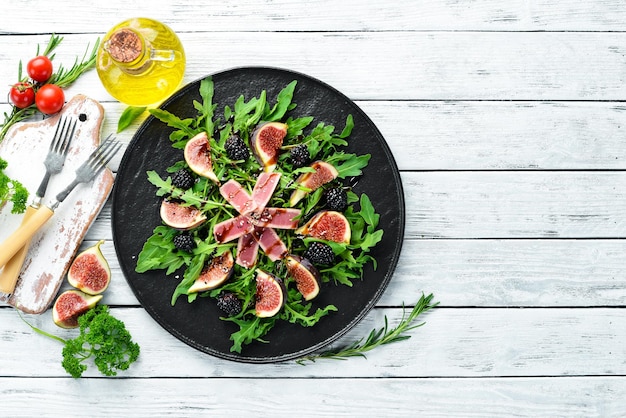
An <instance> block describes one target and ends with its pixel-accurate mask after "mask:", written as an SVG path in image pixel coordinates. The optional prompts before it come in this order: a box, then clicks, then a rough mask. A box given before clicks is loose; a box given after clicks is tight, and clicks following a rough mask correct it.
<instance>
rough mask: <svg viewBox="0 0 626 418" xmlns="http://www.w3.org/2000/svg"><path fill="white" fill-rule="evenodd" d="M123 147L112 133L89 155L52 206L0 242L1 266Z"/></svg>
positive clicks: (42, 209) (45, 207)
mask: <svg viewBox="0 0 626 418" xmlns="http://www.w3.org/2000/svg"><path fill="white" fill-rule="evenodd" d="M121 147H122V144H121V143H120V142H119V141H116V140H114V139H111V135H109V136H108V137H107V138H106V139H105V140H104V142H103V143H102V144H100V146H99V147H98V148H96V149H95V150H94V151H93V152H92V153H91V154H90V155H89V157H88V158H87V161H85V162H84V163H83V164H82V165H81V166H80V167H78V169H77V170H76V178H75V179H74V180H73V181H72V182H71V183H70V184H69V185H68V186H67V187H66V188H65V189H63V190H62V191H61V192H60V193H59V194H57V195H56V201H55V202H54V203H53V204H52V205H50V206H46V205H42V206H40V207H39V209H37V211H36V212H35V213H34V214H33V215H32V216H31V218H30V219H28V221H26V222H25V223H23V224H22V225H21V226H20V227H19V228H18V229H17V230H16V231H15V232H13V233H12V234H11V235H10V236H9V237H8V238H7V239H6V240H5V241H4V242H3V243H2V244H0V267H2V266H4V265H5V264H6V263H7V261H9V260H10V259H11V258H12V257H13V255H15V253H17V252H18V251H19V249H20V248H21V247H23V246H24V244H25V243H27V242H28V241H29V240H30V239H31V238H32V236H33V235H35V233H36V232H37V231H38V230H39V228H41V227H42V226H43V225H44V224H45V223H46V221H47V220H48V219H50V218H51V217H52V215H53V214H54V211H55V210H56V208H57V207H58V206H59V204H60V203H61V202H63V201H64V200H65V198H66V197H67V196H68V195H69V194H70V193H71V192H72V190H74V188H75V187H76V186H77V185H79V184H80V183H88V182H90V181H91V180H93V179H94V178H96V176H97V175H98V174H100V173H101V172H102V170H104V169H105V168H106V165H107V164H108V163H109V162H110V161H111V159H112V158H113V157H114V156H115V154H116V153H117V152H118V151H119V150H120V148H121Z"/></svg>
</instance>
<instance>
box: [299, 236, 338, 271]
mask: <svg viewBox="0 0 626 418" xmlns="http://www.w3.org/2000/svg"><path fill="white" fill-rule="evenodd" d="M304 258H306V259H308V260H309V261H310V262H311V263H313V264H321V265H325V266H328V265H331V264H334V263H335V253H334V252H333V249H332V248H331V247H330V245H328V244H324V243H323V242H318V241H314V242H312V243H311V245H310V246H309V248H307V250H306V251H305V252H304Z"/></svg>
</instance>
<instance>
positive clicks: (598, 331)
mask: <svg viewBox="0 0 626 418" xmlns="http://www.w3.org/2000/svg"><path fill="white" fill-rule="evenodd" d="M435 300H439V301H441V299H440V298H439V297H438V295H435ZM443 302H444V303H445V301H443ZM207 303H208V302H207ZM112 312H113V314H114V315H115V316H116V317H118V318H120V319H121V320H123V321H124V322H125V323H126V326H127V328H128V329H129V330H130V332H131V334H132V335H133V338H134V339H135V341H136V342H137V343H138V344H139V345H140V346H141V348H142V353H141V356H140V359H139V360H138V361H137V362H136V363H135V364H133V366H132V367H131V368H130V369H129V370H128V371H125V372H123V373H120V377H140V376H141V377H157V376H158V377H175V376H177V377H259V376H265V377H280V378H287V377H298V378H311V377H314V378H317V377H338V378H345V377H381V378H382V377H385V378H390V377H461V376H464V377H499V376H520V377H524V376H525V377H532V376H563V375H565V376H567V375H590V376H612V375H623V374H625V373H626V362H624V358H625V357H626V327H624V326H623V324H624V321H625V320H626V312H624V310H623V309H611V308H596V309H585V308H546V309H544V308H533V309H529V308H526V309H464V308H454V309H449V308H447V309H446V308H437V309H435V310H433V311H431V312H429V313H428V314H426V315H425V316H424V317H423V318H422V320H423V321H425V322H426V324H425V325H424V326H422V327H420V328H418V329H416V330H413V331H411V333H410V335H411V336H412V338H410V339H408V340H405V341H401V342H398V343H394V344H390V345H386V346H382V347H379V348H377V349H375V350H373V351H370V352H369V353H368V354H367V358H366V359H363V358H352V359H350V360H348V361H337V360H321V361H318V362H316V363H313V364H311V363H309V364H307V365H306V366H301V365H299V364H296V363H295V362H293V361H289V362H283V363H278V364H263V365H249V364H240V363H236V362H232V361H226V360H220V359H217V358H214V357H212V356H209V355H206V354H204V353H201V352H199V351H197V350H195V349H193V348H190V347H188V346H187V345H185V344H184V343H182V342H180V341H179V340H177V339H176V338H174V337H172V336H171V335H170V334H168V333H167V332H166V331H165V330H164V329H162V328H161V327H160V326H159V325H157V323H156V322H155V321H154V320H153V319H152V318H150V317H149V316H148V314H147V313H146V312H145V311H144V310H143V309H136V308H114V309H113V311H112ZM401 314H402V310H401V309H398V308H396V309H379V308H377V309H374V310H373V311H372V312H371V313H370V314H369V315H367V316H366V318H365V319H364V320H363V321H362V322H361V323H360V324H359V325H358V326H357V327H355V328H354V329H353V330H352V331H351V332H350V333H349V334H347V335H346V336H345V337H343V338H342V339H341V340H340V341H339V342H338V344H337V345H336V346H338V345H344V344H348V343H351V342H353V341H355V340H357V339H359V338H362V337H365V336H367V334H369V332H370V331H371V330H372V329H373V328H380V327H382V326H383V323H384V316H387V317H388V318H389V324H390V326H393V325H394V324H396V323H397V322H398V321H399V320H400V317H401ZM26 318H27V319H28V320H29V321H31V322H32V323H33V324H34V325H35V326H37V327H39V328H41V329H44V330H47V331H52V332H54V333H56V334H57V335H60V336H64V337H70V336H73V335H75V331H63V330H60V329H58V328H57V327H56V326H55V325H54V324H53V323H52V320H51V314H50V312H48V313H46V314H42V315H39V316H27V317H26ZM266 338H267V339H268V340H269V341H270V342H271V339H272V338H271V334H270V335H268V336H267V337H266ZM61 348H62V346H61V344H60V343H58V342H56V341H53V340H49V339H47V338H46V337H43V336H40V335H38V334H35V333H33V332H32V331H30V329H29V328H28V326H27V325H26V324H24V323H22V322H21V320H20V318H19V317H18V315H17V313H16V312H15V311H14V310H12V309H8V308H5V309H0V352H2V353H4V354H3V356H2V357H1V358H0V370H2V375H4V376H15V377H28V376H32V377H44V376H45V377H63V376H65V375H66V373H65V371H64V370H63V369H62V367H61ZM24 359H30V360H29V361H28V362H26V361H24ZM172 359H175V361H172ZM86 376H92V377H96V376H98V372H97V370H95V369H94V368H91V369H90V370H88V371H87V372H86Z"/></svg>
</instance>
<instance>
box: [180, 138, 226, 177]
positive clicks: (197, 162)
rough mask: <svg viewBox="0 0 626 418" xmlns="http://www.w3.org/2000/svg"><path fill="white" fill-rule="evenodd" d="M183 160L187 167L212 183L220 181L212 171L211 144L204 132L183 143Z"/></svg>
mask: <svg viewBox="0 0 626 418" xmlns="http://www.w3.org/2000/svg"><path fill="white" fill-rule="evenodd" d="M185 161H186V162H187V164H189V168H190V169H191V170H192V171H193V172H194V173H196V174H198V175H200V176H202V177H206V178H208V179H209V180H211V181H212V182H214V183H217V184H219V183H220V181H219V179H218V178H217V176H216V175H215V173H214V172H213V160H212V159H211V144H210V143H209V137H208V135H207V134H206V132H200V133H199V134H197V135H196V136H194V137H193V138H191V139H190V140H189V141H187V144H186V145H185Z"/></svg>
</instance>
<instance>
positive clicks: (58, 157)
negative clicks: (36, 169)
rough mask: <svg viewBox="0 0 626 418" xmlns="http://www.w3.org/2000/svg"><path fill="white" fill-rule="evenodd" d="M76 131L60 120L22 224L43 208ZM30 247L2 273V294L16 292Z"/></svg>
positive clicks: (70, 123)
mask: <svg viewBox="0 0 626 418" xmlns="http://www.w3.org/2000/svg"><path fill="white" fill-rule="evenodd" d="M75 129H76V121H75V120H73V121H68V120H67V119H66V118H62V119H59V121H58V123H57V127H56V130H55V131H54V136H53V137H52V141H50V148H49V150H48V155H46V159H45V160H44V166H45V167H46V174H45V175H44V176H43V179H42V180H41V183H40V185H39V188H38V189H37V191H36V192H35V199H34V200H33V203H32V204H31V205H30V206H28V207H27V208H26V212H25V213H24V218H23V219H22V223H26V222H27V221H28V220H29V219H30V218H31V216H32V215H33V214H34V213H35V212H36V211H37V209H38V208H39V207H40V206H41V201H42V199H43V197H44V196H45V194H46V189H47V188H48V182H49V181H50V177H51V176H53V175H55V174H58V173H60V172H61V170H62V169H63V165H64V164H65V158H66V157H67V154H68V152H69V149H70V143H71V142H72V138H73V137H74V130H75ZM29 247H30V242H26V244H25V245H24V246H23V247H22V248H21V249H20V250H18V252H17V253H16V254H15V255H14V256H13V258H11V259H10V260H9V261H8V262H7V263H6V265H5V266H4V268H3V269H2V270H1V271H0V292H4V293H13V290H15V284H16V283H17V278H18V276H19V274H20V270H21V269H22V265H23V264H24V259H25V258H26V254H27V253H28V248H29Z"/></svg>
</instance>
